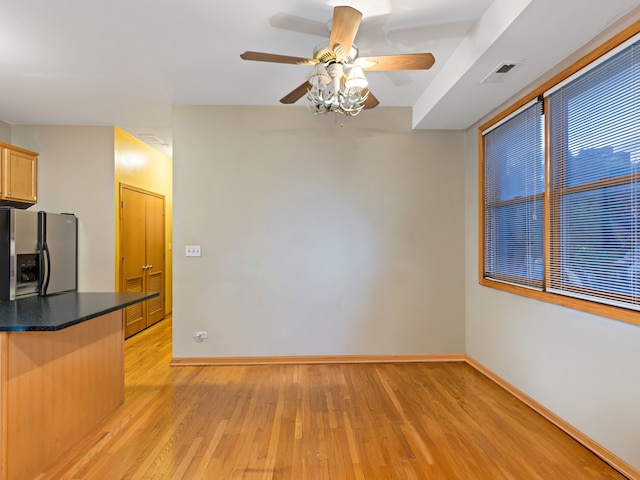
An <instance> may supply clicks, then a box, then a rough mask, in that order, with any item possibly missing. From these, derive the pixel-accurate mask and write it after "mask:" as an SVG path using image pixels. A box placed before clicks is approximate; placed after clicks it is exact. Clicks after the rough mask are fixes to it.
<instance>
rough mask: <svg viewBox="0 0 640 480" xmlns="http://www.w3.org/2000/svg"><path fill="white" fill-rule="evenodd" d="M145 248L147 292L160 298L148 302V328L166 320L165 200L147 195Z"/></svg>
mask: <svg viewBox="0 0 640 480" xmlns="http://www.w3.org/2000/svg"><path fill="white" fill-rule="evenodd" d="M145 232H146V233H145V238H146V242H145V247H146V261H147V265H148V266H149V268H148V270H147V285H146V288H147V291H148V292H159V293H160V296H159V297H157V298H154V299H151V300H148V301H147V308H148V310H147V326H149V325H152V324H154V323H156V322H157V321H159V320H162V318H164V288H163V287H164V279H165V270H164V198H161V197H155V196H153V195H146V211H145Z"/></svg>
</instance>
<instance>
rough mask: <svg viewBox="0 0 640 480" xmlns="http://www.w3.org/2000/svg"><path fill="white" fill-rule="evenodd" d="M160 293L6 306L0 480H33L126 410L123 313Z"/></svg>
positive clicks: (1, 311)
mask: <svg viewBox="0 0 640 480" xmlns="http://www.w3.org/2000/svg"><path fill="white" fill-rule="evenodd" d="M157 295H158V293H150V294H146V293H106V292H105V293H82V292H79V293H78V292H72V293H63V294H58V295H52V296H47V297H38V296H33V297H27V298H23V299H20V300H14V301H4V302H0V402H2V409H1V412H0V469H1V470H0V479H1V480H9V479H11V480H23V479H24V480H30V479H33V478H35V477H36V476H37V475H38V474H39V473H40V472H41V471H42V470H43V469H44V468H45V467H46V466H47V465H48V464H49V463H51V462H52V461H53V460H55V459H56V458H57V457H58V456H60V455H61V454H63V453H64V452H66V451H67V450H68V449H70V448H71V447H72V446H73V445H74V444H75V443H76V442H77V441H78V440H80V439H81V438H82V437H83V436H84V435H85V434H86V433H87V432H89V431H90V430H91V429H92V428H94V427H95V426H96V425H97V424H98V423H99V422H101V421H102V420H103V419H104V418H105V417H106V416H107V415H109V413H111V412H112V411H113V410H115V409H116V408H117V407H118V406H120V405H122V403H124V309H125V308H126V307H128V306H130V305H133V304H136V303H139V302H142V301H145V300H148V299H150V298H154V297H156V296H157Z"/></svg>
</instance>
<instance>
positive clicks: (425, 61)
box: [240, 6, 435, 116]
mask: <svg viewBox="0 0 640 480" xmlns="http://www.w3.org/2000/svg"><path fill="white" fill-rule="evenodd" d="M361 21H362V13H360V12H359V11H358V10H356V9H355V8H352V7H348V6H342V7H335V8H334V10H333V18H332V19H331V21H330V22H329V25H331V32H330V38H329V40H328V41H324V42H322V43H320V44H318V45H317V46H316V47H315V49H314V51H313V58H301V57H292V56H286V55H276V54H271V53H261V52H244V53H243V54H242V55H240V57H241V58H242V59H244V60H256V61H262V62H275V63H285V64H294V65H306V66H311V65H313V66H314V68H313V72H312V73H311V75H310V76H309V79H308V80H307V81H305V82H304V83H303V84H302V85H300V86H298V87H296V88H295V89H294V90H293V91H291V92H290V93H288V94H287V95H285V96H284V97H282V98H281V99H280V102H281V103H284V104H292V103H295V102H297V101H298V100H299V99H300V98H302V97H303V96H305V95H306V98H307V99H308V100H309V102H310V105H309V106H308V108H309V111H310V112H311V113H313V114H315V115H322V114H326V113H329V112H334V113H340V114H343V115H348V116H355V115H357V114H358V113H360V112H361V111H362V110H363V109H370V108H375V107H376V106H378V104H379V103H380V102H379V101H378V99H377V98H376V97H375V96H374V95H373V94H372V93H371V92H370V91H369V89H368V84H369V83H368V81H367V79H366V77H365V76H364V72H363V70H364V71H367V70H368V71H371V70H376V71H382V70H426V69H428V68H431V66H432V65H433V63H434V61H435V60H434V58H433V55H432V54H430V53H410V54H400V55H388V56H380V57H359V56H358V54H359V52H358V48H357V47H356V46H355V45H354V43H353V41H354V40H355V37H356V33H357V32H358V28H359V26H360V22H361Z"/></svg>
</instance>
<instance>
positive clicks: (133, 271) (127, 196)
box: [120, 188, 147, 337]
mask: <svg viewBox="0 0 640 480" xmlns="http://www.w3.org/2000/svg"><path fill="white" fill-rule="evenodd" d="M121 200H122V203H121V204H120V215H121V220H120V222H121V232H120V234H121V237H122V239H121V242H122V243H121V252H120V253H121V257H122V259H121V266H120V268H121V271H122V274H121V278H122V283H121V285H120V289H121V291H123V292H144V291H145V285H144V283H145V273H146V270H145V269H144V266H145V265H146V263H145V227H144V223H145V198H144V195H143V194H141V193H140V192H136V191H134V190H129V189H127V188H123V189H122V193H121ZM145 303H146V302H144V303H140V304H138V305H134V306H131V307H127V308H126V310H125V336H127V337H129V336H131V335H133V334H135V333H138V332H139V331H141V330H143V329H144V328H145V327H146V326H147V322H146V305H145Z"/></svg>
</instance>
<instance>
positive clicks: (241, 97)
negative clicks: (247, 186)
mask: <svg viewBox="0 0 640 480" xmlns="http://www.w3.org/2000/svg"><path fill="white" fill-rule="evenodd" d="M336 5H351V6H353V7H355V8H357V9H358V10H360V11H362V12H363V14H364V19H363V22H362V24H361V26H360V29H359V31H358V35H357V36H356V42H355V43H356V44H357V45H358V47H359V49H360V55H361V56H369V55H392V54H397V53H410V52H432V53H433V54H434V56H435V58H436V63H435V65H434V67H433V68H432V69H430V70H428V71H418V72H413V71H412V72H369V73H368V74H367V78H368V79H369V86H370V89H371V91H372V92H373V93H374V94H375V96H376V97H377V98H378V99H379V100H380V105H381V106H413V118H414V127H415V128H434V129H442V128H444V129H450V128H453V129H460V128H466V127H468V126H469V125H471V124H473V123H474V122H475V121H477V120H478V119H479V118H481V117H482V116H484V115H486V114H487V113H488V112H489V111H490V110H491V109H493V108H495V107H496V106H497V105H499V104H500V103H502V102H504V101H505V100H506V99H508V98H509V97H510V96H512V95H514V94H515V93H517V92H518V91H520V90H521V89H522V88H523V87H525V86H526V85H528V84H529V83H530V82H531V81H532V80H534V79H535V78H537V77H538V76H540V75H541V74H543V73H544V72H546V71H548V70H549V69H550V68H552V67H553V66H554V65H556V64H557V63H558V62H559V61H561V60H562V59H564V58H566V57H567V56H569V55H570V54H571V53H573V52H574V51H576V50H577V49H578V48H580V47H581V46H583V45H584V44H585V43H587V42H588V41H589V40H591V39H592V38H594V37H595V36H596V35H597V34H598V33H599V32H601V31H602V30H603V29H604V28H606V27H607V26H609V25H611V23H613V22H614V21H615V20H617V19H619V18H620V17H621V16H622V15H623V14H625V13H626V12H629V11H630V10H631V9H633V8H640V7H639V5H640V2H639V1H638V0H428V1H427V0H351V1H348V2H346V1H344V0H342V1H341V0H303V1H295V0H273V1H262V0H234V1H232V2H225V3H222V2H214V1H211V0H181V1H178V0H110V1H108V2H107V1H104V0H93V1H86V0H58V1H55V2H53V1H51V0H3V2H2V6H1V7H0V13H1V15H2V20H3V22H2V24H3V27H2V29H0V120H3V121H5V122H8V123H11V124H37V125H46V124H53V125H117V126H119V127H121V128H123V129H125V130H127V131H129V132H130V133H132V134H134V135H140V136H141V138H142V137H144V135H145V134H147V135H153V136H156V137H157V138H159V139H161V140H162V141H163V142H162V143H166V144H167V145H161V144H158V143H154V141H153V139H151V140H150V139H149V137H147V138H144V140H145V141H147V142H148V143H150V144H151V145H152V146H154V147H156V148H158V149H159V150H161V151H164V152H165V153H169V154H170V153H171V107H172V105H280V103H279V102H278V100H279V99H280V98H281V97H283V96H284V95H285V94H286V93H288V92H289V91H291V90H293V89H294V88H295V87H296V86H298V85H299V84H300V83H301V82H303V81H304V79H305V78H306V76H307V75H308V74H309V73H310V69H311V67H302V66H297V65H285V64H272V63H264V62H252V61H244V60H242V59H240V56H239V55H240V54H241V53H242V52H244V51H245V50H253V51H259V52H266V53H276V54H283V55H292V56H301V57H310V56H311V55H312V51H313V47H314V46H315V45H316V44H317V43H319V42H320V41H322V40H323V39H326V38H328V31H327V30H326V23H327V21H328V20H330V18H331V15H332V11H333V7H334V6H336ZM635 14H636V12H634V15H635ZM325 32H326V33H325ZM504 62H514V63H516V65H517V66H516V68H514V69H513V70H512V71H511V72H510V73H509V74H508V75H507V76H505V77H504V79H503V80H502V82H500V83H486V82H482V80H483V79H484V78H485V77H486V76H487V75H489V74H490V73H491V72H492V71H493V70H494V69H495V68H496V67H498V66H499V65H500V64H502V63H504ZM304 102H305V100H304V99H301V100H300V101H299V102H298V104H300V105H303V104H304ZM282 108H289V107H286V106H283V107H282ZM361 115H366V112H363V113H361Z"/></svg>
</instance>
